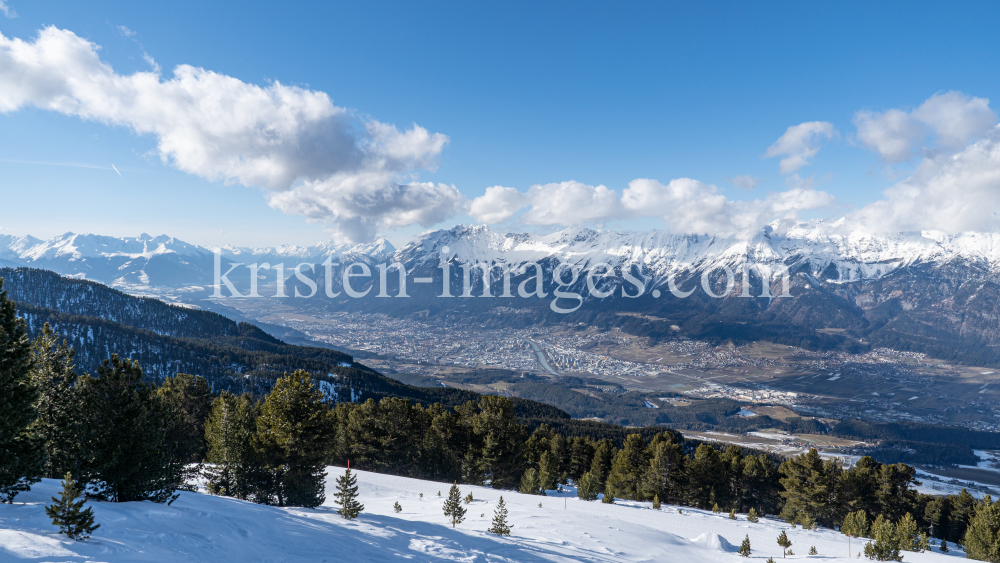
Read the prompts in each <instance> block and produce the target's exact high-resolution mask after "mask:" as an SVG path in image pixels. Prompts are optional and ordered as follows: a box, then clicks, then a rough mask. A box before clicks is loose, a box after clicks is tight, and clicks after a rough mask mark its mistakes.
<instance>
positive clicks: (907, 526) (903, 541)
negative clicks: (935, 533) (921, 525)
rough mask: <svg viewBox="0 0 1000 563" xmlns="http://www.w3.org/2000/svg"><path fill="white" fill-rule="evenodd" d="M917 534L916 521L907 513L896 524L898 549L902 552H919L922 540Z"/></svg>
mask: <svg viewBox="0 0 1000 563" xmlns="http://www.w3.org/2000/svg"><path fill="white" fill-rule="evenodd" d="M921 536H922V534H920V533H919V532H917V521H916V520H914V519H913V516H911V515H910V513H909V512H907V513H906V514H905V515H904V516H903V517H902V518H900V520H899V522H896V537H898V538H899V549H902V550H903V551H920V549H921V543H922V541H923V538H922V537H921Z"/></svg>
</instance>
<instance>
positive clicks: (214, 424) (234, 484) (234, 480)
mask: <svg viewBox="0 0 1000 563" xmlns="http://www.w3.org/2000/svg"><path fill="white" fill-rule="evenodd" d="M259 411H260V408H259V405H254V404H253V402H252V401H251V400H250V396H249V395H233V394H232V393H230V392H228V391H223V392H222V393H221V394H220V395H219V397H218V398H217V399H215V400H214V401H213V402H212V411H211V413H210V414H209V416H208V420H207V421H206V422H205V442H206V444H207V449H208V451H207V454H206V455H207V458H208V461H209V463H211V464H212V465H211V466H209V467H208V468H207V469H206V473H207V477H208V490H209V492H211V493H212V494H216V495H226V496H230V497H234V498H238V499H242V500H249V501H252V502H256V503H260V504H275V502H276V500H275V498H274V496H273V492H274V489H275V487H274V485H273V483H272V482H271V473H270V472H268V471H267V469H266V467H265V464H264V460H263V454H262V453H261V452H260V451H259V450H258V449H257V448H256V447H255V446H254V435H255V434H256V432H257V416H258V414H259Z"/></svg>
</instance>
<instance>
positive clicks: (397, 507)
mask: <svg viewBox="0 0 1000 563" xmlns="http://www.w3.org/2000/svg"><path fill="white" fill-rule="evenodd" d="M392 509H393V510H394V511H395V512H396V514H399V513H400V512H402V511H403V507H402V506H400V505H399V501H398V500H397V501H396V502H395V503H393V505H392Z"/></svg>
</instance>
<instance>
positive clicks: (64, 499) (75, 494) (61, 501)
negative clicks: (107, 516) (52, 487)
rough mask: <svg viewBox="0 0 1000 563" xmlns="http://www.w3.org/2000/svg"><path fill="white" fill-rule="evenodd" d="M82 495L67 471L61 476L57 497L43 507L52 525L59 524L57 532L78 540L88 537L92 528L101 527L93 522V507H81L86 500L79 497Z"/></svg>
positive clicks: (92, 530)
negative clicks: (60, 489) (60, 486)
mask: <svg viewBox="0 0 1000 563" xmlns="http://www.w3.org/2000/svg"><path fill="white" fill-rule="evenodd" d="M82 495H83V492H82V491H81V490H80V488H79V487H77V484H76V481H74V480H73V475H71V474H70V473H68V472H67V473H66V475H65V476H63V481H62V491H60V493H59V498H56V497H52V503H53V504H51V505H49V506H46V507H45V514H46V515H47V516H48V517H49V518H51V519H52V524H53V525H55V526H59V533H60V534H65V535H66V537H68V538H70V539H73V540H79V541H83V540H85V539H87V538H89V537H90V534H91V533H93V532H94V530H96V529H98V528H100V527H101V525H100V524H94V509H93V508H86V509H84V508H83V505H84V503H85V502H86V500H85V499H81V498H80V496H82ZM77 499H79V500H77Z"/></svg>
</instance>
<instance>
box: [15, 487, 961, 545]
mask: <svg viewBox="0 0 1000 563" xmlns="http://www.w3.org/2000/svg"><path fill="white" fill-rule="evenodd" d="M342 472H343V469H342V468H338V467H331V468H329V470H328V473H327V475H328V477H327V498H328V500H327V502H326V503H325V504H324V505H323V506H321V507H319V508H316V509H305V508H277V507H270V506H262V505H256V504H252V503H248V502H243V501H239V500H235V499H230V498H226V497H215V496H211V495H206V494H202V493H187V492H185V493H181V496H180V498H178V499H177V501H176V502H174V503H173V504H172V505H171V506H166V505H157V504H153V503H150V502H141V503H121V504H114V503H101V502H91V503H89V504H90V506H93V507H94V512H95V513H96V521H97V523H99V524H101V527H100V528H99V529H98V530H96V532H95V533H94V536H93V537H92V538H91V539H90V540H89V541H87V542H75V541H72V540H68V539H66V538H65V537H64V536H60V535H58V533H57V528H56V527H55V526H52V524H51V523H50V521H49V519H48V518H47V517H46V516H45V513H44V503H47V502H49V497H50V496H52V495H55V494H57V491H58V490H59V481H56V480H52V479H45V480H43V481H42V482H41V483H38V484H36V485H34V486H33V487H32V490H31V491H30V492H28V493H22V494H20V495H18V497H17V499H16V502H15V503H14V504H13V505H0V561H3V562H6V561H52V562H56V561H58V562H82V561H92V562H96V561H106V562H147V561H148V562H154V561H155V562H162V563H173V562H182V561H183V562H189V561H212V562H220V561H240V562H243V561H261V562H264V561H267V562H282V561H317V562H321V561H331V562H332V561H338V562H340V561H394V562H398V561H400V560H408V561H440V562H445V561H458V562H470V563H472V562H476V563H478V562H483V563H485V562H489V563H508V562H529V563H534V562H537V563H542V562H546V563H548V562H573V561H592V562H609V563H610V562H617V561H678V562H693V563H718V562H720V561H733V562H734V563H735V562H737V561H745V559H743V558H742V557H740V556H739V555H738V554H737V553H736V552H735V551H736V550H737V549H738V546H739V545H740V543H741V542H742V541H743V538H744V536H746V535H749V536H750V543H751V547H752V550H753V556H752V559H758V560H761V561H763V560H766V559H767V558H768V557H774V558H775V560H776V561H777V560H780V557H781V549H780V548H779V547H778V545H777V544H776V543H775V540H776V538H777V536H778V533H779V531H780V530H782V529H784V530H786V531H787V534H788V536H789V538H790V539H791V540H792V542H793V546H792V549H793V550H794V551H795V555H794V556H791V557H789V558H788V559H789V560H794V559H810V560H821V561H847V560H848V558H847V537H846V536H844V535H841V534H840V533H838V532H834V531H832V530H820V531H815V532H813V531H806V530H802V529H801V528H798V529H791V528H790V527H789V526H787V525H785V524H784V523H783V522H780V521H777V520H771V519H766V518H765V519H761V521H760V522H759V523H757V524H753V523H750V522H747V521H746V518H745V515H741V516H740V519H739V520H737V521H732V520H729V519H728V515H727V514H726V513H723V514H712V513H711V512H707V511H702V510H694V509H689V508H682V510H683V513H682V514H679V513H678V512H677V507H675V506H668V505H664V506H663V510H660V511H654V510H652V509H651V505H650V503H639V502H624V501H623V502H621V503H619V504H615V505H608V504H602V503H600V502H585V501H581V500H579V499H577V498H575V497H569V498H567V499H566V500H565V501H564V499H563V496H562V495H561V494H560V493H558V492H556V491H550V492H549V496H547V497H541V496H533V495H522V494H520V493H515V492H511V491H497V490H493V489H489V488H484V487H472V486H468V485H462V486H460V488H461V490H462V495H463V496H464V495H465V494H467V493H468V492H470V491H471V492H472V493H473V496H474V498H475V501H474V502H473V503H472V504H470V505H464V504H463V506H464V507H465V508H467V509H468V513H467V514H466V520H465V521H464V522H463V523H461V524H459V525H458V526H457V527H456V528H454V529H452V527H451V526H450V525H449V524H448V523H447V521H446V519H445V516H444V514H443V511H442V504H443V503H444V498H445V497H444V496H441V497H439V496H437V492H438V491H441V494H442V495H446V494H447V490H448V488H449V486H450V485H449V484H446V483H437V482H432V481H422V480H418V479H409V478H405V477H394V476H391V475H381V474H376V473H370V472H366V471H358V472H356V474H357V476H358V486H359V489H360V499H359V500H360V501H361V502H362V503H363V504H364V505H365V511H364V512H363V513H362V515H361V517H360V518H358V519H357V520H353V521H346V520H344V519H343V518H341V517H340V516H339V515H337V514H336V513H335V512H334V510H335V508H336V507H335V504H334V502H333V488H334V483H335V477H336V476H338V475H341V474H342ZM420 493H423V494H424V497H423V499H421V498H420V497H419V495H420ZM501 494H502V495H503V497H504V501H505V503H506V504H507V508H508V511H509V522H510V523H511V524H512V534H513V535H512V536H511V537H509V538H502V539H501V538H497V537H496V536H493V535H490V534H488V533H486V532H485V530H486V529H487V528H488V527H489V526H490V523H491V521H492V519H493V511H494V508H495V506H496V502H497V500H498V499H499V498H500V495H501ZM569 494H570V495H572V494H574V492H572V491H571V492H570V493H569ZM394 502H399V503H400V505H402V508H403V510H402V512H401V513H400V514H395V513H394V512H393V503H394ZM539 502H541V503H542V508H539V507H538V503H539ZM564 502H565V506H566V509H564V508H563V506H564ZM813 545H815V546H816V548H817V550H818V551H819V555H818V556H807V555H806V554H807V553H808V551H809V547H810V546H813ZM861 547H862V542H861V541H858V540H857V539H855V540H854V541H853V542H852V549H853V552H852V555H854V556H855V558H852V559H851V560H853V561H857V559H856V556H857V552H858V550H859V549H861ZM949 557H963V558H964V555H963V554H962V553H961V552H960V551H958V550H953V551H951V552H949V553H948V554H942V553H938V552H933V553H930V552H928V553H906V554H905V560H906V561H908V562H916V563H919V562H923V561H946V560H948V559H947V558H949Z"/></svg>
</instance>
